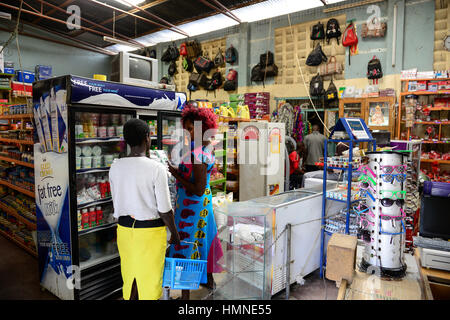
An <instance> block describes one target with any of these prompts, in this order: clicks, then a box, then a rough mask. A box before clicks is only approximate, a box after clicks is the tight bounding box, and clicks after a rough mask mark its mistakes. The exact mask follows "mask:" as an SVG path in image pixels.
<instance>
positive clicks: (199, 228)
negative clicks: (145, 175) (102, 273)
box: [169, 104, 223, 300]
mask: <svg viewBox="0 0 450 320" xmlns="http://www.w3.org/2000/svg"><path fill="white" fill-rule="evenodd" d="M182 123H183V128H184V129H185V130H186V131H185V132H186V134H187V132H188V133H189V135H190V138H191V141H195V139H194V124H197V123H201V125H202V130H201V132H202V137H201V140H200V139H199V140H200V141H203V139H204V137H205V132H206V131H208V130H215V129H216V128H217V121H216V115H215V114H214V112H212V110H211V109H206V108H196V107H195V105H193V104H188V105H187V106H186V108H185V109H184V110H183V113H182ZM208 132H209V133H210V132H211V131H208ZM192 145H193V144H192V143H191V146H192ZM214 162H215V157H214V149H213V146H212V145H211V142H210V141H209V140H205V141H203V143H202V144H201V145H195V146H194V147H191V148H190V150H189V151H188V152H186V153H185V154H184V155H183V156H182V159H181V163H180V164H179V166H178V168H175V167H173V166H171V165H170V164H169V171H170V172H171V173H172V175H173V176H174V177H175V178H176V179H177V198H176V209H175V224H176V226H177V229H178V233H179V235H180V240H181V244H180V245H173V246H171V247H170V250H169V256H170V257H173V258H182V259H202V260H207V261H208V263H207V270H206V272H205V274H204V275H203V276H202V280H201V281H200V283H202V284H204V283H206V287H207V288H208V289H213V288H214V279H213V276H212V273H213V272H221V269H220V267H219V266H218V265H217V261H218V260H219V259H220V258H221V257H222V255H223V253H222V247H221V245H220V242H219V239H218V238H217V226H216V223H215V220H214V213H213V206H212V201H211V199H212V195H211V188H210V186H209V182H210V175H211V170H212V169H213V167H214ZM182 299H184V300H188V299H189V290H183V291H182Z"/></svg>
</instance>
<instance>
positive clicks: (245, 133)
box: [242, 126, 259, 141]
mask: <svg viewBox="0 0 450 320" xmlns="http://www.w3.org/2000/svg"><path fill="white" fill-rule="evenodd" d="M242 140H246V141H250V140H255V141H258V140H259V129H258V128H257V127H255V126H247V127H245V128H244V129H243V130H242Z"/></svg>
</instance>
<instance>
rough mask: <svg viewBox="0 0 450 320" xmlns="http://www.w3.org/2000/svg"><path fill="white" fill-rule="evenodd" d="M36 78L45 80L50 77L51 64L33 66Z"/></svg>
mask: <svg viewBox="0 0 450 320" xmlns="http://www.w3.org/2000/svg"><path fill="white" fill-rule="evenodd" d="M35 74H36V78H37V79H36V80H45V79H49V78H51V77H52V67H51V66H41V65H37V66H36V67H35Z"/></svg>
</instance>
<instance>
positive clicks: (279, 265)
mask: <svg viewBox="0 0 450 320" xmlns="http://www.w3.org/2000/svg"><path fill="white" fill-rule="evenodd" d="M334 184H335V183H334ZM327 185H328V184H327ZM331 185H332V183H330V187H331ZM321 203H322V186H321V185H320V186H315V187H311V188H308V189H298V190H295V191H288V192H284V193H280V194H277V195H274V196H267V197H261V198H257V199H252V200H248V201H241V202H233V203H229V204H227V205H224V206H222V207H218V208H217V209H215V211H214V216H215V218H216V223H217V228H218V232H219V240H220V242H221V246H222V251H223V257H222V258H221V259H220V260H219V264H220V266H221V267H222V269H223V272H222V273H219V274H214V279H215V281H216V288H217V290H216V291H215V293H214V299H217V300H224V299H225V300H228V299H233V300H235V299H238V300H241V299H252V300H255V299H263V300H267V299H270V298H271V297H272V296H273V295H274V294H276V293H278V292H280V291H281V290H283V289H285V287H286V283H287V279H286V274H288V272H287V267H286V256H287V252H288V248H287V245H286V241H287V240H286V239H287V238H286V234H287V233H286V232H285V230H286V225H287V224H291V225H292V226H293V227H292V233H291V243H292V245H291V247H290V250H291V252H290V256H291V261H292V262H291V265H290V268H289V270H290V272H289V274H290V283H291V284H292V283H294V282H295V281H297V280H296V279H298V277H299V276H306V275H308V274H309V273H311V272H313V271H314V270H316V269H318V268H319V261H320V241H315V239H318V235H320V231H321ZM334 206H341V204H339V203H337V202H336V203H332V204H330V210H331V211H332V210H335V209H336V208H335V207H334ZM336 210H337V209H336ZM331 211H330V212H331Z"/></svg>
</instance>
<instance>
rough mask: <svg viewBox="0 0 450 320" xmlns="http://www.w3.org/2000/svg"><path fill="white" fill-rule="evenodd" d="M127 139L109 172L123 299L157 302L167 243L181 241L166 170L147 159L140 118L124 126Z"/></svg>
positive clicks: (144, 128)
mask: <svg viewBox="0 0 450 320" xmlns="http://www.w3.org/2000/svg"><path fill="white" fill-rule="evenodd" d="M123 135H124V138H125V142H126V143H127V144H128V145H129V146H130V148H131V151H130V154H129V155H128V156H127V157H124V158H121V159H116V160H115V161H114V162H113V164H112V165H111V169H110V171H109V181H110V184H111V193H112V198H113V204H114V217H115V218H117V219H118V226H117V247H118V249H119V255H120V264H121V272H122V279H123V289H122V291H123V298H124V300H137V299H141V300H157V299H159V298H160V297H161V295H162V277H163V272H164V259H165V253H166V245H167V232H166V226H167V227H168V228H169V230H170V233H171V239H170V241H169V243H171V244H179V243H180V237H179V235H178V232H177V228H176V226H175V222H174V217H173V211H172V205H171V202H170V193H169V186H168V182H167V169H166V168H165V167H164V165H162V164H160V163H158V162H156V161H154V160H151V159H149V158H147V157H146V151H147V150H149V148H150V141H151V140H150V130H149V127H148V125H147V124H146V123H145V122H144V121H142V120H140V119H131V120H129V121H127V122H126V123H125V125H124V127H123Z"/></svg>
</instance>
